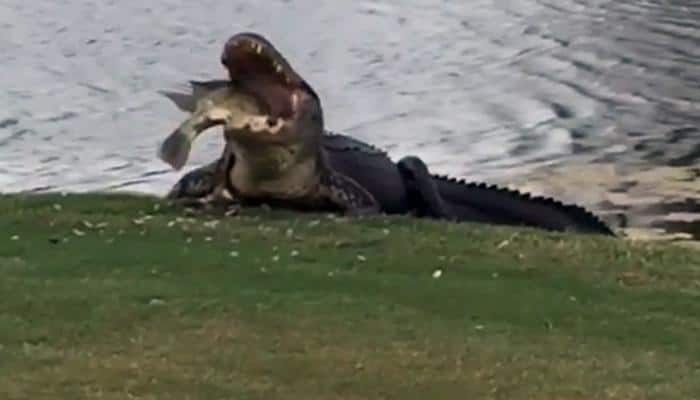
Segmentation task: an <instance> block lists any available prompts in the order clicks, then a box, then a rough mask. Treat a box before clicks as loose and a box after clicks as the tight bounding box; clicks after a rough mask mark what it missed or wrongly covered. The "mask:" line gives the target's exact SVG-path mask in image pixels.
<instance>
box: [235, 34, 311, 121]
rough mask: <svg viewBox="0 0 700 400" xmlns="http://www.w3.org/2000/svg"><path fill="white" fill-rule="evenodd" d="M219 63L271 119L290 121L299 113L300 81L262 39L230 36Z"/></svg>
mask: <svg viewBox="0 0 700 400" xmlns="http://www.w3.org/2000/svg"><path fill="white" fill-rule="evenodd" d="M221 63H222V64H223V65H224V66H225V67H226V68H227V69H228V72H229V76H230V78H231V81H232V82H233V83H234V84H236V85H238V86H240V87H241V88H243V89H244V90H246V91H247V92H249V93H251V94H252V95H254V96H255V97H256V98H257V99H258V100H259V101H260V103H261V104H262V105H263V107H264V108H266V110H265V111H266V113H267V114H268V115H269V116H270V117H271V118H272V119H277V118H282V119H285V120H289V119H291V118H293V117H294V116H295V115H296V113H297V112H298V108H299V91H300V90H302V85H303V81H302V80H301V79H300V78H299V76H298V75H297V73H296V72H295V71H294V70H293V69H292V68H291V66H290V65H289V63H288V62H287V61H286V60H285V59H284V57H282V55H281V54H279V52H277V50H275V49H274V47H272V45H271V44H269V43H268V42H267V41H266V40H265V39H263V38H261V37H257V35H255V34H239V35H236V36H233V37H232V38H231V39H229V40H228V42H226V45H225V46H224V50H223V53H222V55H221Z"/></svg>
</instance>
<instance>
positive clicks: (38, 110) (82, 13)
mask: <svg viewBox="0 0 700 400" xmlns="http://www.w3.org/2000/svg"><path fill="white" fill-rule="evenodd" d="M469 4H470V7H465V6H464V2H462V1H456V0H454V1H435V0H401V1H399V0H387V1H381V2H380V1H375V0H364V1H359V2H356V1H352V2H351V1H337V0H334V1H330V0H323V1H311V0H305V1H295V2H288V1H275V2H264V3H261V2H253V1H250V0H241V1H233V2H221V1H216V0H202V1H200V2H196V3H192V2H186V1H184V0H156V1H155V2H149V3H147V4H146V3H138V2H135V3H128V2H115V1H109V2H104V1H97V0H65V1H63V2H61V3H60V4H59V3H56V2H50V1H48V0H37V1H33V2H27V1H19V0H10V1H6V2H5V3H4V8H3V13H2V18H0V26H2V28H3V37H2V38H0V48H2V49H3V51H2V52H0V53H1V54H0V58H1V60H0V61H2V62H1V63H0V65H1V67H0V71H1V72H2V73H0V86H1V87H2V88H3V91H2V92H1V94H0V110H3V111H2V115H1V116H0V150H1V151H0V185H1V191H3V192H12V191H23V190H95V189H110V190H121V189H125V188H128V189H129V190H142V191H146V192H152V193H163V192H165V191H166V190H167V189H168V188H169V186H170V185H172V183H174V181H175V180H176V179H177V178H178V176H180V175H181V174H182V172H175V171H172V170H169V169H168V168H167V165H165V164H164V163H162V162H161V161H160V160H158V159H157V158H156V157H155V153H156V148H157V146H158V144H159V142H160V141H161V140H162V139H163V138H164V136H165V135H166V134H167V133H168V132H170V131H171V130H172V129H173V127H174V126H176V125H177V124H178V122H179V121H180V120H181V119H182V118H183V117H184V114H183V113H181V112H180V111H179V110H177V109H176V108H175V107H174V106H173V105H172V104H171V103H169V102H168V101H167V100H166V99H165V98H163V97H162V96H160V95H158V94H157V90H160V89H165V88H173V87H182V85H183V84H184V83H185V82H186V81H187V80H190V79H212V78H221V77H222V76H223V71H222V69H221V67H220V65H219V62H218V55H219V52H220V46H221V45H222V43H223V41H225V40H226V38H228V36H229V35H231V34H232V33H234V32H236V31H241V30H255V31H259V32H262V33H263V34H265V35H266V36H268V37H270V38H271V39H272V41H273V42H274V43H276V44H277V45H278V46H279V48H280V49H281V50H282V51H283V52H284V53H285V54H286V55H287V57H288V58H289V59H290V60H291V62H292V63H293V64H294V65H295V66H296V67H297V68H298V70H299V71H300V72H301V73H302V75H304V76H305V77H306V78H307V79H308V81H309V82H310V83H311V84H312V85H313V86H314V87H315V88H316V89H317V91H318V92H319V93H320V94H321V96H322V98H323V103H324V110H325V115H326V120H327V121H328V127H329V128H330V129H333V130H339V131H346V132H350V133H352V134H354V135H356V136H358V137H360V138H362V139H365V140H369V141H371V142H373V143H375V144H377V145H380V146H384V147H386V148H387V149H388V151H389V152H390V154H391V155H392V156H396V157H398V156H401V155H404V154H408V153H411V154H415V155H419V156H421V157H423V158H424V159H425V160H426V161H427V162H428V163H429V164H430V166H431V168H432V169H434V170H435V171H436V172H439V173H449V174H452V175H458V176H467V177H470V178H476V179H491V178H498V179H500V180H507V179H508V178H509V177H511V176H516V175H522V174H526V173H527V172H528V171H529V170H531V169H533V168H538V167H541V166H542V165H549V164H554V163H564V162H573V161H575V160H576V159H577V158H582V157H583V158H587V159H590V158H592V159H596V158H597V159H603V158H604V159H612V160H614V161H615V162H616V163H620V164H628V163H629V164H635V163H644V164H671V165H689V164H693V163H696V162H697V161H698V158H699V157H700V147H699V145H698V144H697V142H698V137H699V136H700V132H699V131H698V126H700V65H698V64H699V63H700V3H699V2H697V1H692V0H687V1H681V0H673V1H666V2H657V1H639V0H619V1H615V2H612V1H603V0H556V1H555V0H523V1H519V2H502V1H496V0H476V1H474V2H470V3H469ZM341 38H342V39H341ZM215 136H217V135H210V136H207V137H205V138H203V140H202V141H199V142H198V143H197V144H196V145H195V148H194V150H193V155H192V159H191V160H192V161H191V163H190V164H188V168H194V167H196V166H198V165H202V164H204V163H207V162H209V161H211V160H212V159H213V158H214V157H217V156H218V155H219V154H220V151H221V147H220V146H221V142H220V139H219V138H217V137H215Z"/></svg>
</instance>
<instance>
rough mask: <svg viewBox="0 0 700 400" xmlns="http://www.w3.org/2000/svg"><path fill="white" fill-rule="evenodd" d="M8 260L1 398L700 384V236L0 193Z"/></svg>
mask: <svg viewBox="0 0 700 400" xmlns="http://www.w3.org/2000/svg"><path fill="white" fill-rule="evenodd" d="M217 222H218V224H217ZM436 270H440V271H442V275H441V276H440V277H439V278H435V277H434V275H433V274H434V272H435V271H436ZM0 276H1V278H0V398H3V399H8V400H11V399H32V400H36V399H120V400H121V399H127V398H135V399H266V400H267V399H304V400H312V399H409V400H410V399H416V400H423V399H690V398H694V396H697V395H698V393H700V340H698V332H700V253H699V252H696V251H693V250H691V249H684V248H680V247H677V246H673V245H668V244H666V245H664V244H643V243H637V244H635V243H630V242H626V241H623V240H619V239H618V240H616V239H610V238H602V237H592V236H576V235H565V234H554V233H545V232H541V231H536V230H529V229H518V230H515V229H508V228H494V227H487V226H483V225H473V224H445V223H437V222H432V221H417V220H414V219H409V218H393V217H392V218H385V217H381V218H367V219H363V220H359V221H352V220H346V219H340V218H330V217H329V216H326V215H310V214H309V215H300V214H292V213H288V212H277V211H274V212H270V211H264V210H258V209H255V210H244V211H243V215H242V216H239V217H229V218H215V217H212V216H202V215H199V216H196V215H195V216H189V215H185V214H184V212H183V211H182V210H176V209H172V208H169V207H167V206H165V205H164V204H159V203H158V200H157V199H153V198H148V197H143V198H139V197H131V196H126V195H111V196H107V195H69V196H66V197H61V196H59V195H42V196H27V197H20V196H4V197H1V196H0Z"/></svg>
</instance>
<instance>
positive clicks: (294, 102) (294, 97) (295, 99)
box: [287, 78, 299, 112]
mask: <svg viewBox="0 0 700 400" xmlns="http://www.w3.org/2000/svg"><path fill="white" fill-rule="evenodd" d="M287 82H289V78H287ZM298 107H299V95H298V94H297V92H296V91H295V92H294V93H293V94H292V110H294V111H295V112H296V110H297V108H298Z"/></svg>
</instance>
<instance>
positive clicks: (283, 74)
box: [221, 32, 303, 87]
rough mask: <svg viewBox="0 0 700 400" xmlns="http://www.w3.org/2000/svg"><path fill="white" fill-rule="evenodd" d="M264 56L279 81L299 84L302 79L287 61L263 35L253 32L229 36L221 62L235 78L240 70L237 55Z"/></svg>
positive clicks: (293, 84) (294, 84)
mask: <svg viewBox="0 0 700 400" xmlns="http://www.w3.org/2000/svg"><path fill="white" fill-rule="evenodd" d="M246 54H248V55H254V56H259V57H264V59H266V60H267V61H268V62H269V66H270V71H266V72H274V74H276V75H277V78H279V79H280V83H284V84H286V85H289V86H297V87H299V86H301V85H302V83H303V79H301V77H300V76H299V74H297V73H296V71H294V69H293V68H292V66H291V65H290V64H289V62H288V61H287V60H286V59H285V58H284V56H282V54H281V53H280V52H279V51H277V49H276V48H275V47H274V46H273V45H272V44H271V43H270V42H269V41H268V40H267V39H265V38H264V37H262V36H260V35H258V34H255V33H248V32H245V33H239V34H236V35H234V36H232V37H231V38H229V39H228V40H227V41H226V43H225V44H224V49H223V51H222V53H221V63H222V64H223V65H224V67H226V69H227V70H228V72H229V75H230V77H231V78H232V79H236V78H237V75H238V72H239V70H240V68H239V65H237V57H240V56H244V55H246Z"/></svg>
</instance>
